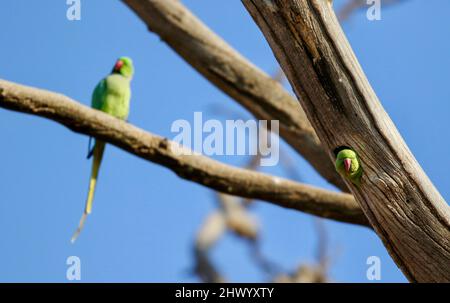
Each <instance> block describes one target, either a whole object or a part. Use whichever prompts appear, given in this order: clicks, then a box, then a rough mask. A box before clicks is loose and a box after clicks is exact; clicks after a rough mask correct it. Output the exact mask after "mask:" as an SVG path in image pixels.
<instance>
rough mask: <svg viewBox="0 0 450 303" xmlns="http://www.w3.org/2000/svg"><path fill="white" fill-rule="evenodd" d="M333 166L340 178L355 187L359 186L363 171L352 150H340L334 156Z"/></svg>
mask: <svg viewBox="0 0 450 303" xmlns="http://www.w3.org/2000/svg"><path fill="white" fill-rule="evenodd" d="M346 163H347V164H346ZM346 165H347V166H346ZM335 166H336V170H337V172H338V173H339V174H341V176H343V177H344V178H346V179H347V180H349V181H351V182H352V183H353V184H355V185H357V186H360V185H361V177H362V175H363V169H362V166H361V161H360V160H359V157H358V154H357V153H356V152H355V151H354V150H352V149H350V148H345V149H342V150H340V151H339V152H338V153H337V155H336V163H335Z"/></svg>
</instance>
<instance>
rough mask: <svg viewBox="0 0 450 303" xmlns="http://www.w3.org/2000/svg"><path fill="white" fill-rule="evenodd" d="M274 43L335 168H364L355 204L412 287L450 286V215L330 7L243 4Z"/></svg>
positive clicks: (285, 0) (291, 0) (313, 1)
mask: <svg viewBox="0 0 450 303" xmlns="http://www.w3.org/2000/svg"><path fill="white" fill-rule="evenodd" d="M242 1H243V3H244V5H245V7H246V8H247V10H248V11H249V12H250V14H251V15H252V17H253V18H254V20H255V22H256V23H257V24H258V26H259V27H260V29H261V30H262V32H263V33H264V35H265V37H266V39H267V40H268V42H269V44H270V46H271V48H272V50H273V52H274V54H275V56H276V57H277V59H278V61H279V63H280V64H281V66H282V68H283V70H284V72H285V74H286V76H287V78H288V79H289V81H290V83H291V85H292V87H293V88H294V91H295V93H296V95H297V96H298V98H299V100H300V103H301V105H302V107H303V109H304V110H305V112H306V114H307V116H308V118H309V120H310V122H311V124H312V125H313V127H314V128H315V130H316V133H317V134H318V136H319V138H320V140H321V142H322V143H323V144H324V146H325V147H326V148H327V151H328V154H329V157H330V161H333V158H334V155H333V150H334V149H336V148H337V147H340V146H350V147H352V148H353V149H354V150H355V151H356V152H357V153H358V154H359V155H360V158H361V161H362V165H363V169H364V175H363V177H362V185H361V186H360V187H359V188H357V187H355V186H354V185H353V184H350V183H349V182H347V185H348V186H349V187H350V188H351V191H352V193H353V194H354V196H355V197H356V200H357V201H358V202H359V204H360V205H361V207H362V209H363V211H364V213H365V214H366V216H367V217H368V219H369V221H370V223H371V224H372V226H373V227H374V229H375V231H376V232H377V234H378V235H379V237H380V238H381V239H382V240H383V243H384V245H385V246H386V248H387V250H388V251H389V253H390V254H391V256H392V258H393V259H394V261H395V262H396V264H397V265H398V266H399V267H400V269H401V270H402V271H403V273H404V274H405V275H406V276H407V278H408V279H409V280H410V281H417V282H437V281H439V282H444V281H447V282H448V281H450V210H449V206H448V205H447V204H446V202H445V201H444V199H443V198H442V197H441V195H440V194H439V192H438V191H437V190H436V189H435V187H434V186H433V184H432V183H431V182H430V180H429V179H428V177H427V176H426V175H425V173H424V172H423V170H422V168H421V167H420V165H419V164H418V163H417V161H416V160H415V158H414V156H413V155H412V154H411V152H410V150H409V149H408V147H407V145H406V144H405V142H404V141H403V139H402V137H401V136H400V134H399V133H398V131H397V129H396V127H395V126H394V124H393V122H392V121H391V119H390V118H389V116H388V115H387V113H386V112H385V111H384V109H383V107H382V106H381V104H380V102H379V100H378V98H377V96H376V95H375V93H374V91H373V89H372V87H371V86H370V84H369V82H368V80H367V79H366V76H365V75H364V72H363V71H362V69H361V67H360V65H359V63H358V61H357V59H356V57H355V55H354V53H353V51H352V49H351V47H350V45H349V43H348V41H347V39H346V37H345V35H344V33H343V32H342V29H341V27H340V26H339V23H338V21H337V19H336V16H335V14H334V12H333V9H332V7H331V6H330V4H329V2H328V1H325V0H264V1H261V0H242Z"/></svg>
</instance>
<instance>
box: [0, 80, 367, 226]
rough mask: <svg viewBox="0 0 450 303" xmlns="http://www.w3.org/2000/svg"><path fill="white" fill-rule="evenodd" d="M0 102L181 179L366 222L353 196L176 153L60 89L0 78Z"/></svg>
mask: <svg viewBox="0 0 450 303" xmlns="http://www.w3.org/2000/svg"><path fill="white" fill-rule="evenodd" d="M0 107H3V108H6V109H10V110H14V111H18V112H23V113H28V114H33V115H37V116H41V117H45V118H48V119H51V120H54V121H56V122H59V123H61V124H63V125H65V126H66V127H68V128H69V129H71V130H73V131H75V132H78V133H82V134H87V135H90V136H93V137H96V138H99V139H102V140H104V141H106V142H108V143H111V144H113V145H116V146H117V147H119V148H121V149H123V150H126V151H128V152H130V153H132V154H134V155H136V156H138V157H141V158H143V159H146V160H148V161H151V162H154V163H157V164H160V165H162V166H165V167H167V168H169V169H171V170H172V171H174V172H175V173H176V174H177V175H178V176H180V177H181V178H183V179H186V180H190V181H193V182H196V183H199V184H201V185H204V186H206V187H209V188H211V189H214V190H217V191H220V192H223V193H227V194H230V195H237V196H242V197H246V198H254V199H259V200H264V201H267V202H271V203H273V204H277V205H280V206H283V207H286V208H292V209H296V210H300V211H303V212H306V213H309V214H313V215H317V216H321V217H324V218H329V219H334V220H338V221H343V222H348V223H354V224H360V225H365V226H370V225H369V224H368V222H367V219H366V218H365V216H364V215H363V213H362V211H361V209H360V207H359V206H358V205H357V203H356V202H355V200H354V198H353V197H352V196H351V195H349V194H343V193H335V192H331V191H327V190H323V189H319V188H315V187H312V186H308V185H303V184H300V183H296V182H293V181H290V180H286V179H283V178H279V177H275V176H270V175H266V174H262V173H258V172H254V171H250V170H246V169H240V168H233V167H232V166H228V165H225V164H222V163H220V162H218V161H214V160H212V159H210V158H208V157H204V156H201V155H198V154H193V155H183V154H180V153H179V151H178V149H179V148H180V147H179V146H178V144H176V143H174V142H172V141H169V140H167V139H166V138H162V137H159V136H156V135H153V134H151V133H148V132H145V131H143V130H142V129H139V128H137V127H135V126H132V125H131V124H128V123H126V122H124V121H121V120H119V119H115V118H114V117H112V116H110V115H107V114H105V113H103V112H101V111H97V110H93V109H91V108H89V107H87V106H84V105H81V104H79V103H78V102H75V101H73V100H71V99H70V98H68V97H65V96H63V95H61V94H57V93H52V92H49V91H45V90H40V89H36V88H31V87H27V86H23V85H19V84H14V83H12V82H8V81H4V80H0Z"/></svg>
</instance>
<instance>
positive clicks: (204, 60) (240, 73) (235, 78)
mask: <svg viewBox="0 0 450 303" xmlns="http://www.w3.org/2000/svg"><path fill="white" fill-rule="evenodd" d="M123 2H124V3H125V4H127V5H128V6H129V7H130V8H131V9H132V10H133V11H134V12H135V13H136V14H137V15H138V16H139V17H140V18H141V19H142V20H143V21H144V22H145V23H146V25H147V26H148V27H149V29H150V30H151V31H153V32H155V33H156V34H158V35H159V36H160V37H161V39H162V40H164V41H165V42H166V43H167V44H168V45H169V46H170V47H172V48H173V49H174V50H175V51H176V52H177V53H178V54H179V55H180V56H182V57H183V58H184V59H185V60H186V61H187V62H188V63H189V64H191V65H192V66H193V67H194V68H195V69H196V70H197V71H198V72H200V73H201V74H202V75H203V76H205V77H206V78H207V79H208V80H209V81H211V82H212V83H213V84H215V85H216V86H217V87H218V88H219V89H221V90H222V91H223V92H224V93H226V94H228V95H229V96H230V97H232V98H233V99H235V100H236V101H237V102H239V103H240V104H241V105H242V106H244V107H245V108H246V109H247V110H248V111H250V112H251V113H252V114H253V115H254V116H255V117H256V118H258V119H260V120H279V121H280V136H281V137H282V138H283V139H285V140H286V142H287V143H289V144H290V145H291V146H292V147H293V148H294V149H295V150H296V151H297V152H299V153H300V154H301V155H303V157H304V158H305V159H306V160H307V161H309V162H310V163H311V165H313V167H314V168H315V169H316V170H317V171H318V172H319V173H320V174H321V175H322V176H323V177H324V178H325V179H326V180H328V181H329V182H330V183H332V184H334V185H336V186H337V187H339V188H340V189H341V190H343V191H348V188H347V187H346V185H345V183H344V182H343V180H342V178H341V177H340V176H339V175H338V174H337V173H336V171H335V169H334V167H333V165H332V164H330V161H329V156H328V155H327V153H325V152H324V150H323V148H322V146H321V143H320V141H319V140H318V138H317V136H316V134H315V133H314V130H313V128H312V127H311V124H310V123H309V121H308V119H307V118H306V116H305V113H304V112H303V111H302V109H301V107H300V106H299V104H298V102H297V101H296V100H295V98H294V97H292V96H291V95H290V94H289V93H288V92H287V91H286V90H285V89H284V88H283V87H282V86H281V84H279V83H278V82H277V81H274V80H273V79H271V77H270V76H268V75H267V74H265V73H264V72H262V71H261V70H259V69H258V68H257V67H255V66H254V65H253V64H251V63H250V62H249V61H248V60H247V59H245V58H244V57H243V56H241V55H240V54H239V53H238V52H237V51H236V50H234V49H233V48H232V47H231V46H229V45H228V44H227V43H226V42H225V41H223V40H222V39H221V38H220V37H218V36H217V35H216V34H215V33H214V32H212V31H211V30H210V29H209V28H208V27H207V26H206V25H204V24H203V23H202V22H201V21H200V20H199V19H198V18H196V17H195V16H194V15H193V14H192V13H191V12H190V11H189V10H188V9H187V8H186V7H184V6H183V5H182V4H181V3H180V2H179V1H176V0H123Z"/></svg>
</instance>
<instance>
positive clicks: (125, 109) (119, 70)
mask: <svg viewBox="0 0 450 303" xmlns="http://www.w3.org/2000/svg"><path fill="white" fill-rule="evenodd" d="M133 73H134V67H133V61H132V60H131V59H130V58H128V57H121V58H119V59H118V60H117V61H116V64H115V65H114V68H113V70H112V72H111V74H110V75H109V76H107V77H106V78H104V79H102V80H101V81H100V82H99V83H98V84H97V86H96V87H95V89H94V93H93V94H92V105H91V106H92V107H93V108H95V109H97V110H101V111H103V112H105V113H107V114H110V115H112V116H114V117H116V118H119V119H122V120H127V118H128V113H129V108H130V98H131V89H130V82H131V78H132V77H133ZM91 139H92V138H90V139H89V151H88V159H89V158H90V157H91V156H94V159H93V161H92V171H91V176H90V181H89V191H88V196H87V199H86V206H85V209H84V213H83V215H82V217H81V220H80V224H79V226H78V228H77V230H76V231H75V233H74V235H73V237H72V240H71V241H72V243H73V242H74V241H75V240H76V239H77V237H78V235H79V234H80V232H81V230H82V229H83V226H84V222H85V221H86V218H87V215H89V214H90V213H91V211H92V202H93V200H94V192H95V186H96V183H97V178H98V172H99V169H100V163H101V161H102V157H103V152H104V150H105V142H103V141H100V140H95V145H94V147H93V148H92V149H91Z"/></svg>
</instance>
